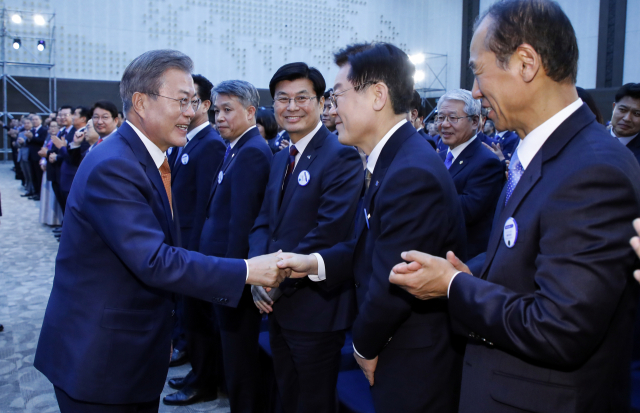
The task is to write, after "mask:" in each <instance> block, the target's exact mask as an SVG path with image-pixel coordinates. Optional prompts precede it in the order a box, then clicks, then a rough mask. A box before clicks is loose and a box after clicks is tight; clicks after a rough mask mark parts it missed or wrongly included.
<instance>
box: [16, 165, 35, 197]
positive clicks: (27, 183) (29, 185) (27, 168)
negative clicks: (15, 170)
mask: <svg viewBox="0 0 640 413" xmlns="http://www.w3.org/2000/svg"><path fill="white" fill-rule="evenodd" d="M20 169H21V170H22V175H23V176H24V187H25V188H26V189H27V192H28V193H30V194H32V193H34V192H35V191H34V190H33V180H32V179H31V165H30V164H29V160H26V161H24V160H23V161H20Z"/></svg>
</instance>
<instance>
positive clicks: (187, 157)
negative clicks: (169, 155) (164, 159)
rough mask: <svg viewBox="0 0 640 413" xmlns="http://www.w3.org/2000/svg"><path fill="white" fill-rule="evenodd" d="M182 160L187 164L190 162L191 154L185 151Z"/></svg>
mask: <svg viewBox="0 0 640 413" xmlns="http://www.w3.org/2000/svg"><path fill="white" fill-rule="evenodd" d="M180 160H181V161H182V164H183V165H186V164H188V163H189V154H188V153H185V154H183V155H182V158H181V159H180Z"/></svg>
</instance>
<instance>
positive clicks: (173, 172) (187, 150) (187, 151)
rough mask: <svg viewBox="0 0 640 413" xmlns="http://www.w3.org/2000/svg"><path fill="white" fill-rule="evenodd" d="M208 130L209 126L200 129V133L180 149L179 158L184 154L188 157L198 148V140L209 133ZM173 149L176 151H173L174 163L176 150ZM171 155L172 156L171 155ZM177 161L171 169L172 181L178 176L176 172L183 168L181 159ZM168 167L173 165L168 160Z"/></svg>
mask: <svg viewBox="0 0 640 413" xmlns="http://www.w3.org/2000/svg"><path fill="white" fill-rule="evenodd" d="M210 128H211V125H207V126H205V127H204V129H202V130H201V131H200V132H198V133H197V134H196V136H194V137H193V138H191V140H190V141H189V142H188V143H187V145H186V146H185V147H184V149H182V154H181V155H180V157H182V156H184V155H185V154H187V155H189V154H190V153H191V152H192V151H193V150H194V148H195V147H196V146H198V144H199V143H200V140H201V139H202V138H203V137H204V136H205V135H206V134H207V133H208V132H209V129H210ZM175 149H176V150H174V152H176V154H175V156H174V157H173V161H174V162H176V156H178V155H177V152H178V150H177V149H178V148H175ZM171 155H174V154H173V153H172V154H171ZM177 161H178V162H177V163H176V164H175V167H173V168H171V178H172V179H175V177H176V175H178V171H180V170H181V169H182V166H183V163H182V159H178V160H177ZM169 165H173V164H172V163H171V160H169Z"/></svg>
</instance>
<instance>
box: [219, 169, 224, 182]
mask: <svg viewBox="0 0 640 413" xmlns="http://www.w3.org/2000/svg"><path fill="white" fill-rule="evenodd" d="M223 178H224V172H222V171H220V173H219V174H218V184H221V183H222V179H223Z"/></svg>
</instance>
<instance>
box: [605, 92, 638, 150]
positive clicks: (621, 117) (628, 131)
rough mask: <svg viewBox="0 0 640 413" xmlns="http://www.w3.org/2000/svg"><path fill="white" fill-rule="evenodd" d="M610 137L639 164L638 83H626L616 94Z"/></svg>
mask: <svg viewBox="0 0 640 413" xmlns="http://www.w3.org/2000/svg"><path fill="white" fill-rule="evenodd" d="M611 135H612V136H613V137H615V138H618V140H619V141H620V143H622V144H623V145H625V146H626V147H627V148H628V149H629V150H630V151H631V152H633V155H634V156H635V157H636V159H637V160H638V162H640V83H627V84H626V85H624V86H622V87H621V88H620V89H618V92H616V97H615V102H614V103H613V114H612V115H611Z"/></svg>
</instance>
